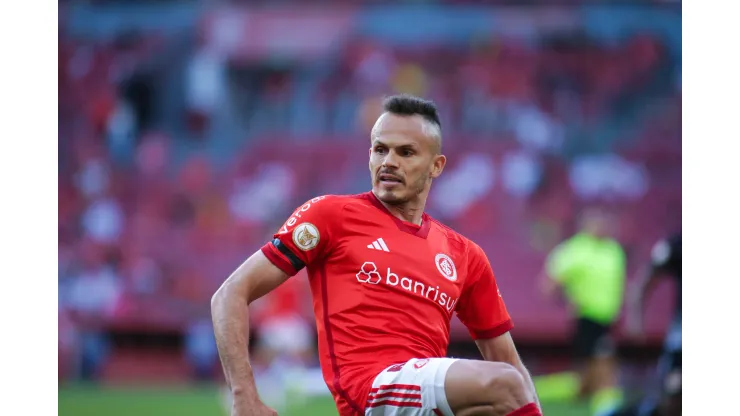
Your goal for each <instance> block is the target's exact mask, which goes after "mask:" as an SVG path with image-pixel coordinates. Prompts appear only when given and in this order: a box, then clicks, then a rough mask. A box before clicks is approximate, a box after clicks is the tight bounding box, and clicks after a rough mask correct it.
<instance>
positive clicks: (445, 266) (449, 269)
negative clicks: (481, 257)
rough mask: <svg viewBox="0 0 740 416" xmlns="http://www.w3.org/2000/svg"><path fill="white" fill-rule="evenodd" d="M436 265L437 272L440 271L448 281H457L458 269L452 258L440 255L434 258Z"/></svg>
mask: <svg viewBox="0 0 740 416" xmlns="http://www.w3.org/2000/svg"><path fill="white" fill-rule="evenodd" d="M434 264H436V265H437V270H439V272H440V273H441V274H442V276H444V277H446V278H447V280H450V281H453V282H454V281H456V280H457V269H455V263H453V262H452V259H451V258H450V256H448V255H447V254H442V253H439V254H437V256H435V257H434Z"/></svg>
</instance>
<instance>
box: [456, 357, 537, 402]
mask: <svg viewBox="0 0 740 416" xmlns="http://www.w3.org/2000/svg"><path fill="white" fill-rule="evenodd" d="M445 401H446V402H447V408H448V409H449V411H450V413H449V414H458V413H460V412H463V411H464V412H469V411H474V410H475V409H478V408H486V409H488V410H487V411H483V412H481V413H475V411H474V412H473V413H472V414H486V413H489V414H490V413H491V412H493V411H494V409H496V411H498V412H499V413H500V412H502V411H504V410H506V411H507V413H508V412H511V411H514V410H515V409H518V408H520V407H522V406H524V405H525V404H528V403H530V402H532V401H534V397H533V396H532V395H531V393H528V392H527V389H525V387H524V378H523V377H522V375H521V373H519V371H518V370H517V369H516V368H514V367H513V366H511V365H509V364H506V363H502V362H493V361H479V360H458V361H456V362H455V363H453V364H452V365H451V366H450V368H449V369H448V370H447V376H446V379H445ZM444 414H445V415H447V414H448V413H444ZM466 414H467V413H466Z"/></svg>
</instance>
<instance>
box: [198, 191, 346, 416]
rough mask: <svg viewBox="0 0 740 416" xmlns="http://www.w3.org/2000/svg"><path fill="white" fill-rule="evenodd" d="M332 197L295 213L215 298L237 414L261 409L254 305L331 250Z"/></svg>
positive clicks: (217, 330) (219, 334)
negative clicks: (251, 345)
mask: <svg viewBox="0 0 740 416" xmlns="http://www.w3.org/2000/svg"><path fill="white" fill-rule="evenodd" d="M332 199H334V198H333V197H318V198H314V199H312V200H310V201H308V202H306V203H305V204H303V205H301V206H300V207H299V208H298V209H296V210H295V211H294V212H293V214H292V215H291V216H290V218H289V219H288V220H287V221H286V222H285V224H283V226H282V227H280V229H279V230H278V232H277V233H276V234H275V235H274V236H273V240H272V241H271V242H269V243H267V244H265V245H264V246H263V247H262V249H260V250H259V251H258V252H256V253H254V254H253V255H252V256H251V257H250V258H249V259H247V261H245V262H244V263H243V264H242V265H241V266H239V267H238V268H237V269H236V270H235V271H234V272H233V273H232V274H231V275H230V276H229V277H228V279H226V281H225V282H224V283H223V284H222V285H221V287H220V288H219V289H218V291H217V292H216V293H215V294H214V295H213V298H212V299H211V314H212V319H213V325H214V332H215V336H216V344H217V346H218V351H219V356H220V358H221V364H222V366H223V369H224V375H225V377H226V382H227V383H228V385H229V387H230V389H231V391H232V394H233V396H234V405H233V409H232V414H234V415H236V414H242V413H241V412H246V411H249V412H250V413H249V414H250V415H252V414H260V415H261V414H263V413H259V412H257V413H255V410H256V409H260V410H261V411H263V412H264V414H275V413H274V411H272V409H269V408H267V407H266V406H264V405H263V404H262V403H261V401H260V399H259V397H258V395H257V389H256V386H255V383H254V377H253V375H252V369H251V366H250V364H249V355H248V352H247V351H248V339H249V305H250V304H251V303H252V302H253V301H254V300H256V299H259V298H260V297H262V296H264V295H265V294H267V293H269V292H270V291H272V290H274V289H275V288H276V287H278V286H279V285H280V284H281V283H283V282H285V280H287V279H288V278H289V277H290V276H293V275H295V274H296V273H298V272H299V271H300V270H301V269H302V268H304V267H305V266H307V265H310V264H312V263H314V262H316V261H320V260H321V259H322V258H323V257H324V256H325V255H326V253H327V252H328V250H329V248H330V242H331V234H332V230H331V229H330V228H331V227H330V226H331V225H332V224H335V223H336V221H337V215H336V212H332V209H333V207H334V206H335V205H336V204H334V203H333V202H332V201H331V200H332Z"/></svg>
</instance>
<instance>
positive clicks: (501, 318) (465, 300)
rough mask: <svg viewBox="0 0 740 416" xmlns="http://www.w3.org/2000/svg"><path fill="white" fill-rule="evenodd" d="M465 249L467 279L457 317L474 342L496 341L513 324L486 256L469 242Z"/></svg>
mask: <svg viewBox="0 0 740 416" xmlns="http://www.w3.org/2000/svg"><path fill="white" fill-rule="evenodd" d="M468 250H469V254H468V262H469V263H468V276H467V278H466V282H465V286H464V288H463V293H462V295H461V296H460V303H459V304H458V307H457V316H458V318H460V321H461V322H462V323H463V324H464V325H465V326H466V327H467V328H468V332H470V336H471V337H473V339H474V340H476V339H487V338H496V337H497V336H499V335H502V334H504V333H506V332H507V331H509V330H511V329H512V328H513V327H514V325H513V323H512V321H511V317H510V316H509V312H508V311H507V310H506V305H505V304H504V299H503V297H502V296H501V292H500V291H499V289H498V285H496V277H495V276H494V274H493V270H492V269H491V264H490V263H489V262H488V258H487V257H486V254H485V253H484V252H483V250H482V249H481V248H480V247H479V246H478V245H476V244H472V243H471V247H470V248H469V249H468Z"/></svg>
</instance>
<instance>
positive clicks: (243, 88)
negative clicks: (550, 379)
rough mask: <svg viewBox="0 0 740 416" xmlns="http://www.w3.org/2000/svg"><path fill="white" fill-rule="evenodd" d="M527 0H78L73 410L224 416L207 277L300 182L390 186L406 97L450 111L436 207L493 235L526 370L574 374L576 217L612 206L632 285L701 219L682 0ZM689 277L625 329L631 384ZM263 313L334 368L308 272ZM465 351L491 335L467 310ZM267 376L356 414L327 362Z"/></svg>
mask: <svg viewBox="0 0 740 416" xmlns="http://www.w3.org/2000/svg"><path fill="white" fill-rule="evenodd" d="M484 3H485V5H483V4H484ZM521 3H522V2H498V3H496V5H489V4H490V3H488V2H479V1H463V0H460V1H456V0H438V1H431V0H428V1H424V0H417V1H396V2H383V1H359V0H358V1H351V2H350V1H337V0H334V1H331V0H322V1H316V2H300V1H270V2H267V1H246V0H244V1H238V0H233V1H215V0H214V1H196V0H160V1H153V0H152V1H146V0H127V1H114V0H109V1H106V0H96V1H93V0H89V1H72V0H70V1H60V2H59V44H58V46H59V74H58V77H59V170H58V173H59V230H58V231H59V383H60V384H59V414H60V415H70V416H71V415H82V416H84V415H92V414H96V415H98V414H109V415H112V416H115V415H119V414H120V415H129V414H130V415H134V414H136V415H139V416H141V415H160V414H179V415H190V414H198V415H222V414H225V410H224V409H225V407H224V403H225V401H226V397H225V395H224V394H223V387H222V384H223V383H222V374H221V369H220V364H219V362H218V356H217V352H216V349H215V344H214V340H213V335H212V328H211V327H210V305H209V301H210V297H211V295H212V294H213V293H214V291H215V290H216V289H217V288H218V286H219V285H220V284H221V282H222V281H223V280H224V279H225V278H226V277H227V276H228V275H229V273H230V272H231V271H232V270H233V269H234V268H236V267H237V266H238V265H239V264H240V263H241V262H242V261H243V260H244V259H246V258H247V257H248V256H249V255H251V254H252V253H253V252H254V251H255V250H257V249H258V248H259V247H260V246H261V245H262V244H264V242H266V241H268V239H269V238H270V236H271V234H272V233H274V232H275V231H276V230H277V229H278V227H279V226H280V224H282V222H283V221H284V220H285V219H286V218H287V217H288V216H289V215H290V213H291V212H292V211H293V210H294V209H295V207H297V206H299V205H300V204H302V203H303V202H304V201H305V200H307V199H310V198H312V197H314V196H317V195H323V194H345V193H359V192H364V191H367V190H369V186H370V178H369V175H368V171H367V149H368V143H369V131H370V127H371V126H372V124H373V123H374V121H375V119H376V117H377V116H378V115H379V114H380V102H381V100H382V98H383V97H384V96H386V95H390V94H393V93H397V92H407V93H412V94H416V95H420V96H422V97H425V98H429V99H432V100H434V101H435V102H436V103H437V105H438V108H439V110H440V113H441V118H442V126H443V131H444V135H445V148H444V153H445V154H446V155H447V156H448V161H449V162H448V167H447V169H446V171H445V173H444V175H443V176H442V177H441V178H440V179H439V180H438V181H436V182H435V184H434V186H433V189H432V194H431V197H430V200H429V203H428V212H429V213H430V214H431V215H432V216H434V217H436V218H438V219H440V220H441V221H443V222H444V223H446V224H448V225H450V226H451V227H452V228H453V229H455V230H457V231H459V232H460V233H462V234H463V235H465V236H467V237H469V238H471V239H472V240H474V241H476V242H477V243H478V244H479V245H480V246H481V247H482V248H483V249H484V250H485V252H486V253H487V255H488V257H489V259H490V260H491V263H492V265H493V268H494V271H495V272H496V275H497V277H498V282H499V285H500V289H501V292H502V293H503V294H504V298H505V299H506V302H507V306H508V308H509V311H510V313H511V315H512V316H513V319H514V322H515V325H516V328H515V329H514V330H513V332H512V334H513V336H514V338H515V340H516V342H517V344H518V346H519V348H520V352H521V354H522V355H523V358H524V360H525V363H527V365H528V366H529V367H530V370H531V371H532V372H533V373H534V374H544V373H548V372H552V371H559V370H561V369H563V368H568V366H569V365H570V364H569V359H570V353H569V345H570V334H571V331H572V328H571V320H570V318H569V315H568V311H567V307H566V306H565V305H564V304H563V303H562V302H556V301H553V300H551V299H549V298H546V297H544V296H543V295H542V294H541V292H540V291H539V290H538V289H537V287H538V282H537V280H538V276H539V275H540V272H541V270H542V268H543V264H544V263H545V260H546V258H547V256H548V254H549V253H550V251H551V250H552V249H553V248H554V247H555V246H556V245H557V244H559V243H560V242H562V241H563V240H564V239H566V238H568V237H570V236H571V235H573V233H574V232H576V231H577V219H578V214H579V212H581V210H583V209H584V208H586V207H590V206H599V207H602V208H606V209H608V210H609V211H610V212H611V213H613V214H616V216H615V220H616V225H618V226H617V227H616V231H617V233H616V235H615V237H616V239H617V240H618V241H619V242H620V244H621V245H622V247H623V248H624V251H625V253H626V255H627V273H626V275H627V280H628V283H627V286H629V284H630V283H629V282H630V281H631V280H632V277H633V275H634V273H635V271H636V269H637V268H638V266H639V265H640V264H642V263H644V262H645V261H646V260H647V259H648V258H649V256H650V248H651V247H652V245H653V244H654V243H655V242H656V241H657V240H658V239H660V238H663V237H665V236H666V235H667V234H669V233H672V232H675V231H678V230H680V226H681V5H680V2H671V1H634V2H630V3H629V4H620V5H614V4H601V2H585V3H584V2H573V4H572V5H569V3H570V2H556V3H555V2H547V1H543V2H538V1H531V2H526V3H527V4H526V5H521ZM512 4H518V5H517V6H513V5H512ZM672 290H673V289H672V287H670V286H665V287H661V288H659V289H658V293H657V294H656V295H655V296H654V299H653V300H652V301H651V302H650V305H649V307H648V309H647V317H646V322H645V323H646V336H645V337H644V338H640V339H633V338H631V337H628V336H626V335H625V334H624V333H623V331H620V328H621V326H620V325H621V324H618V325H617V330H616V336H617V339H618V341H619V350H618V351H619V354H618V356H619V360H620V378H621V380H622V382H623V383H624V384H626V385H632V386H633V388H634V389H639V388H640V386H644V385H646V383H648V382H649V381H650V377H651V376H650V374H651V371H653V367H654V361H655V359H656V357H657V354H658V352H659V349H660V346H661V342H662V337H663V334H664V333H665V330H666V327H667V325H668V323H669V321H670V319H671V312H670V311H671V308H672V303H671V302H672V300H673V298H672V296H673V293H672ZM252 320H253V322H252V325H251V330H252V332H253V342H252V344H253V345H254V346H255V350H256V351H255V352H254V355H255V360H256V363H257V364H256V365H260V363H263V362H264V366H265V368H268V367H270V366H271V364H270V363H271V362H272V360H274V358H275V356H276V354H277V355H280V354H282V352H280V351H278V352H275V351H272V350H275V349H277V350H282V349H287V350H292V349H291V348H290V347H286V346H285V345H284V344H285V343H289V342H290V340H291V339H295V340H296V343H301V346H300V348H298V347H296V349H300V350H301V351H302V352H304V353H306V354H305V355H304V356H303V357H302V363H303V364H302V365H303V367H302V368H305V369H306V371H308V372H310V371H311V369H313V368H315V367H316V366H317V363H316V362H315V354H314V355H313V356H312V355H311V353H310V351H311V348H312V346H313V345H314V339H313V337H315V334H314V329H313V326H314V324H313V316H312V311H311V299H310V292H309V290H308V288H307V281H306V277H305V274H304V273H303V272H301V273H300V274H299V275H297V276H296V277H295V278H293V279H291V280H290V281H289V282H288V283H286V284H285V285H283V286H282V287H281V288H279V290H278V291H276V292H274V293H272V294H270V295H269V296H267V297H265V298H263V299H261V300H260V301H258V302H257V303H256V304H255V307H254V312H253V313H252ZM297 334H300V335H297ZM278 341H279V342H278ZM270 345H273V346H275V345H277V346H279V348H278V347H276V348H273V349H272V350H271V348H269V346H270ZM260 346H266V347H265V348H264V349H260ZM257 349H259V351H257ZM265 351H267V352H265ZM270 351H272V352H271V353H270ZM289 352H290V351H289ZM263 353H264V354H263ZM449 353H450V355H455V356H475V354H477V351H476V350H475V344H473V343H472V341H470V339H469V335H468V334H467V331H466V330H465V329H464V327H462V325H461V324H459V322H458V321H457V319H455V320H454V322H453V330H452V343H451V346H450V351H449ZM312 357H313V358H312ZM273 367H274V366H273ZM288 367H290V365H288ZM307 374H310V373H307ZM271 380H272V381H273V382H275V383H277V384H278V387H275V388H274V389H273V390H274V391H281V392H282V393H281V394H283V396H279V397H282V399H276V400H277V401H281V400H283V399H285V398H286V397H302V398H303V399H301V401H300V409H299V410H296V409H295V408H296V405H295V404H293V405H290V404H289V405H286V406H287V408H286V409H285V410H284V413H281V414H288V415H291V414H304V415H313V414H317V415H323V414H328V415H331V414H336V411H335V410H334V407H333V403H332V401H331V398H330V397H329V396H326V394H328V391H324V390H322V387H323V381H322V380H320V377H319V379H318V380H317V381H316V382H315V384H317V385H319V386H321V387H317V388H316V389H314V390H315V391H310V392H308V391H303V392H300V394H299V393H296V394H294V395H291V393H290V391H291V390H290V386H287V387H286V386H284V385H283V386H282V387H281V383H282V381H280V380H277V381H276V379H275V378H274V377H273V378H271ZM267 384H269V383H263V385H267ZM273 384H274V383H273ZM283 384H284V383H283ZM286 391H287V392H288V393H285V392H286ZM286 400H287V399H286ZM306 401H308V402H306ZM306 403H308V404H306ZM291 406H292V408H291ZM550 414H552V413H550ZM555 414H558V413H555ZM563 414H579V413H577V411H576V410H572V411H570V412H567V411H566V412H565V413H563ZM584 414H585V413H584Z"/></svg>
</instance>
